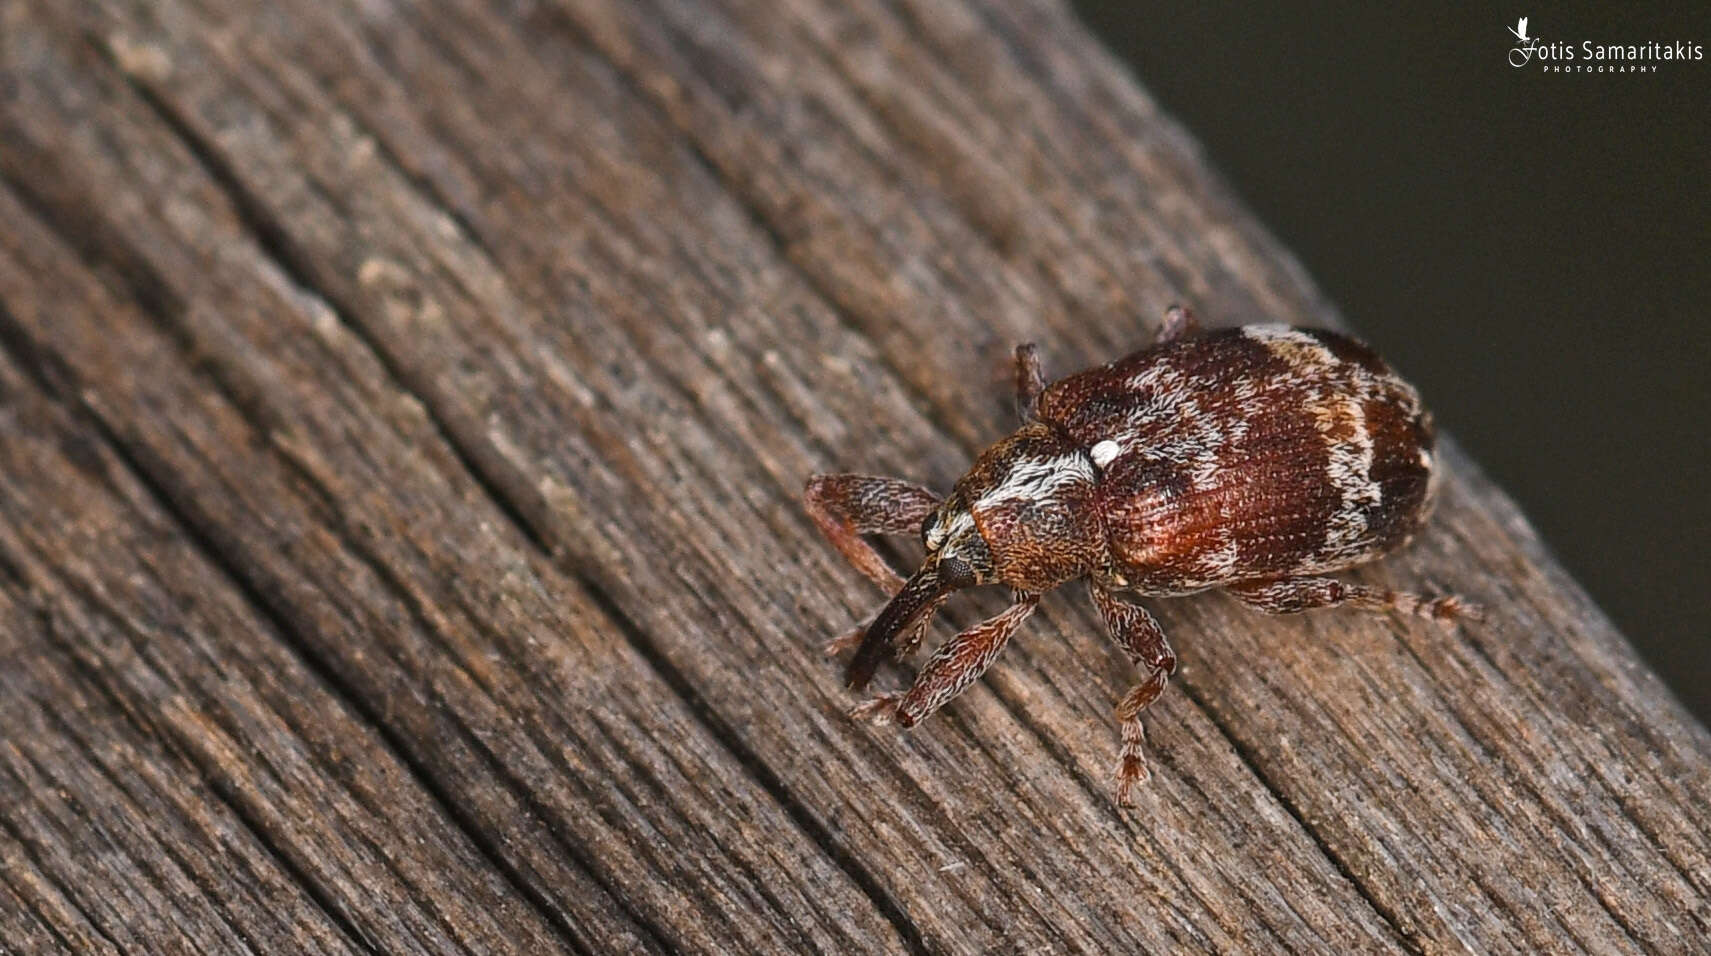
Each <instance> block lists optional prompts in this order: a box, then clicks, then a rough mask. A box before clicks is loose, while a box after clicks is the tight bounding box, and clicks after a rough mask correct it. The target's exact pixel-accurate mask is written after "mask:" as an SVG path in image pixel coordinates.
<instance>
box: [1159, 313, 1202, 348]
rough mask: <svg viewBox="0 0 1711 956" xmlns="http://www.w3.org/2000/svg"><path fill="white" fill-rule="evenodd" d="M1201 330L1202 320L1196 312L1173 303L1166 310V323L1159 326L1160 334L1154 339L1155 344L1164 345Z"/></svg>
mask: <svg viewBox="0 0 1711 956" xmlns="http://www.w3.org/2000/svg"><path fill="white" fill-rule="evenodd" d="M1199 331H1200V322H1199V320H1198V319H1196V318H1195V317H1194V313H1193V312H1192V311H1191V310H1189V309H1187V308H1185V307H1183V306H1180V305H1175V304H1172V305H1171V307H1170V308H1168V309H1166V310H1164V324H1162V325H1160V326H1159V329H1158V336H1157V337H1155V338H1154V339H1153V344H1154V345H1163V344H1165V343H1166V342H1174V341H1176V340H1177V339H1181V338H1187V337H1188V336H1191V335H1195V334H1196V333H1198V332H1199Z"/></svg>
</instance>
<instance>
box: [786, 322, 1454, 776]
mask: <svg viewBox="0 0 1711 956" xmlns="http://www.w3.org/2000/svg"><path fill="white" fill-rule="evenodd" d="M1016 400H1017V403H1018V406H1019V409H1020V412H1021V417H1022V426H1021V428H1019V429H1017V430H1016V431H1015V432H1014V433H1012V434H1011V435H1009V436H1008V437H1006V438H1003V439H1001V440H1000V441H998V442H997V443H996V444H994V445H992V446H991V447H989V448H987V449H986V450H985V451H983V452H981V453H980V456H979V458H978V459H976V461H975V463H974V466H973V467H972V468H971V469H969V472H968V474H966V475H964V476H963V477H962V479H961V480H959V481H958V482H957V483H956V486H955V487H954V488H953V489H952V490H951V493H950V494H949V495H948V496H946V497H944V498H942V499H941V498H940V497H939V496H937V495H935V494H933V493H932V492H930V491H928V490H927V489H925V488H922V487H920V486H918V485H914V484H910V483H909V482H906V481H902V480H899V479H896V478H878V477H872V476H868V475H816V476H814V477H813V478H811V479H809V481H808V487H807V492H806V499H807V508H808V512H809V514H810V515H812V516H813V518H814V522H815V524H816V525H818V526H819V528H820V530H821V531H822V532H823V533H824V534H825V535H826V537H827V538H828V539H829V540H830V541H831V543H832V544H833V545H835V546H836V547H837V549H838V550H839V551H840V552H842V553H843V555H844V556H845V557H846V558H848V559H849V561H850V562H851V563H852V564H854V565H855V566H856V568H858V569H859V570H861V571H862V572H863V573H864V574H866V575H867V576H868V577H870V578H872V579H873V580H874V581H876V582H878V583H879V584H880V585H881V586H882V587H885V588H886V589H887V590H889V591H890V592H891V593H892V598H891V600H890V602H889V603H887V604H886V605H885V607H884V608H883V609H882V610H881V611H880V612H879V614H878V616H876V617H875V618H874V619H873V621H872V622H871V623H869V624H868V625H867V626H866V627H865V628H863V629H861V630H858V631H856V632H855V633H853V634H850V635H848V636H846V637H844V638H840V639H838V640H836V641H833V642H832V643H831V645H829V647H828V649H829V650H831V651H833V652H837V651H841V650H844V649H847V648H849V647H851V646H854V647H856V653H855V657H854V658H853V659H851V661H850V663H849V668H848V671H847V672H846V680H847V682H848V684H849V686H850V687H851V688H854V689H858V690H859V689H861V688H862V687H864V686H866V684H867V683H868V681H869V680H870V679H871V678H872V677H873V674H874V671H875V670H876V669H877V668H878V666H879V664H880V662H881V661H882V660H883V659H884V658H886V657H887V656H895V657H897V658H898V659H902V658H903V657H905V656H907V655H908V654H910V653H911V652H912V651H913V650H914V649H915V648H916V647H917V646H918V645H919V644H920V642H921V638H922V636H923V634H924V633H925V631H926V627H927V624H928V622H929V621H930V619H931V618H932V616H933V613H934V612H935V611H936V610H937V609H938V608H939V606H940V605H941V604H943V603H944V601H945V599H946V598H947V597H948V596H949V595H950V594H951V593H952V592H954V591H957V590H960V589H963V588H968V587H973V586H975V585H981V584H1002V585H1005V586H1007V587H1008V588H1009V589H1010V591H1011V593H1012V595H1013V601H1012V604H1011V606H1010V607H1009V608H1007V609H1006V610H1004V611H1003V612H1002V613H1000V614H998V615H996V616H995V617H992V618H990V619H988V620H986V621H983V622H982V623H980V624H977V625H975V626H973V627H971V628H969V629H968V630H965V631H963V632H962V633H960V634H958V635H956V636H955V637H953V638H951V639H950V640H949V641H946V642H945V644H944V645H943V646H941V647H940V648H939V649H938V651H937V652H936V653H934V655H933V657H932V659H931V660H929V661H928V662H927V664H926V666H925V667H923V668H922V669H921V671H920V673H919V674H918V675H917V676H916V678H915V682H914V684H913V686H911V687H910V688H909V690H908V691H906V692H905V693H902V694H886V695H883V696H880V697H876V698H874V699H872V700H870V701H868V702H867V703H865V704H862V705H861V706H859V707H857V708H856V709H855V710H854V711H853V712H852V713H853V714H854V715H855V716H857V717H862V718H867V719H872V720H875V721H878V722H886V721H891V720H895V721H896V722H897V723H899V724H901V725H902V726H904V727H909V726H913V725H914V724H915V723H916V722H918V721H920V720H923V719H925V718H926V717H927V716H929V715H930V714H932V713H933V712H934V711H936V710H938V709H939V708H940V707H943V706H944V705H945V703H946V702H948V701H950V700H951V698H953V697H955V696H956V695H957V694H958V693H960V692H962V690H963V689H964V688H966V687H968V685H969V684H970V683H972V682H973V681H974V680H975V679H976V678H978V677H979V676H980V675H981V674H982V673H983V672H984V671H985V670H986V668H987V667H989V666H990V665H991V664H992V662H993V660H994V659H995V658H996V657H997V656H998V653H999V651H1001V650H1002V649H1003V647H1004V644H1005V642H1006V641H1007V640H1009V638H1010V635H1011V634H1013V633H1014V632H1015V631H1016V628H1017V627H1018V626H1020V625H1021V623H1022V621H1023V620H1025V619H1026V618H1027V617H1028V615H1029V613H1031V612H1032V611H1033V609H1034V607H1035V605H1036V604H1038V603H1039V600H1040V595H1041V594H1043V593H1044V592H1046V591H1048V590H1050V589H1052V588H1055V587H1057V586H1058V585H1061V584H1065V583H1068V582H1070V581H1073V580H1075V579H1077V578H1086V579H1087V581H1088V587H1089V590H1090V591H1091V592H1092V596H1093V603H1094V604H1095V605H1096V606H1097V607H1098V608H1099V613H1100V615H1101V616H1102V617H1103V618H1104V621H1105V626H1106V628H1107V629H1108V630H1109V631H1110V633H1111V636H1112V638H1113V639H1115V640H1116V642H1117V643H1118V645H1120V646H1121V647H1122V648H1123V650H1124V651H1125V652H1126V653H1127V654H1128V656H1129V658H1130V660H1131V661H1133V662H1134V665H1135V666H1136V667H1137V668H1138V669H1139V670H1140V671H1141V672H1142V673H1144V674H1145V675H1147V676H1146V679H1145V680H1143V681H1142V682H1141V683H1140V684H1139V685H1138V686H1136V687H1135V688H1134V689H1133V690H1132V691H1130V692H1129V694H1128V695H1127V696H1126V697H1124V698H1123V700H1122V702H1121V703H1119V704H1118V705H1117V711H1116V713H1117V719H1118V721H1119V723H1120V725H1121V730H1122V750H1121V757H1120V760H1119V762H1118V766H1117V800H1118V803H1120V804H1122V805H1124V806H1128V805H1130V804H1131V800H1132V796H1133V790H1134V788H1135V785H1136V784H1137V783H1139V782H1140V781H1142V780H1143V779H1145V777H1146V774H1147V770H1146V765H1145V761H1144V760H1143V758H1142V747H1141V745H1142V732H1141V722H1140V713H1141V711H1142V710H1144V709H1145V708H1146V706H1147V705H1148V704H1150V703H1152V702H1153V700H1154V699H1155V698H1157V697H1158V695H1159V694H1160V692H1162V691H1163V690H1164V687H1165V682H1166V681H1167V680H1169V678H1170V675H1171V673H1172V672H1174V671H1175V670H1176V654H1175V653H1174V652H1172V651H1171V649H1170V644H1169V643H1168V642H1166V640H1165V636H1164V632H1163V631H1162V630H1161V629H1160V628H1159V624H1158V622H1157V621H1156V620H1155V619H1154V618H1153V616H1152V614H1150V613H1148V611H1147V610H1146V609H1145V608H1144V607H1142V606H1141V605H1139V604H1136V603H1133V602H1131V601H1126V600H1123V599H1122V598H1120V597H1118V595H1117V592H1119V591H1130V592H1133V593H1134V594H1136V595H1139V596H1142V597H1169V596H1176V595H1184V594H1192V593H1194V592H1196V591H1203V590H1207V589H1209V588H1223V589H1225V590H1226V591H1228V592H1229V593H1230V594H1232V595H1234V596H1235V597H1236V598H1237V599H1239V600H1241V601H1243V602H1244V603H1246V604H1248V605H1251V606H1252V607H1255V608H1258V609H1259V610H1261V611H1265V612H1268V613H1272V614H1287V613H1291V612H1295V611H1305V610H1308V609H1310V608H1320V607H1333V606H1336V605H1340V604H1347V605H1353V606H1355V607H1361V608H1368V609H1372V610H1378V611H1400V612H1402V613H1405V614H1415V615H1419V616H1421V617H1425V618H1430V619H1432V620H1436V621H1438V622H1440V623H1445V624H1451V623H1453V622H1454V621H1455V619H1456V618H1458V617H1459V616H1462V615H1464V614H1468V613H1470V612H1471V608H1470V607H1469V606H1468V605H1467V604H1465V603H1464V602H1462V601H1461V600H1460V599H1459V598H1455V597H1444V598H1438V599H1436V600H1428V599H1426V598H1423V597H1420V596H1418V595H1415V594H1410V593H1405V592H1398V591H1388V590H1383V589H1380V588H1373V587H1367V586H1364V585H1359V584H1347V583H1343V582H1341V581H1338V580H1335V579H1333V578H1329V577H1325V576H1324V575H1326V574H1328V573H1330V572H1334V571H1341V570H1345V569H1347V568H1351V567H1354V566H1355V565H1358V564H1361V563H1364V562H1367V561H1371V560H1373V559H1374V558H1377V557H1378V556H1380V555H1382V554H1384V553H1385V552H1387V551H1390V550H1392V549H1394V548H1396V547H1398V546H1400V545H1401V544H1403V543H1404V542H1406V541H1407V540H1408V539H1409V538H1410V537H1411V536H1412V535H1413V534H1414V532H1415V531H1416V530H1418V529H1419V528H1420V526H1421V524H1423V523H1424V521H1425V519H1426V515H1427V513H1428V511H1429V510H1430V507H1431V504H1432V498H1433V491H1434V489H1435V486H1436V483H1435V480H1434V479H1435V477H1436V468H1435V466H1436V459H1435V457H1434V454H1433V432H1432V419H1431V416H1430V414H1429V413H1427V412H1426V411H1425V410H1424V409H1423V408H1422V407H1421V405H1420V398H1419V395H1418V394H1417V393H1416V392H1415V390H1414V388H1413V387H1412V386H1410V385H1409V384H1408V383H1407V382H1405V381H1403V380H1402V379H1400V378H1398V377H1397V376H1396V374H1395V373H1393V372H1392V371H1391V370H1390V368H1389V367H1388V366H1386V365H1385V363H1384V362H1383V361H1382V360H1381V359H1380V358H1379V357H1378V356H1377V355H1376V354H1374V353H1373V352H1372V351H1371V350H1370V349H1368V348H1367V347H1366V346H1364V345H1362V344H1360V343H1358V342H1356V341H1354V340H1352V339H1350V338H1348V337H1347V336H1344V335H1341V334H1339V333H1336V332H1329V331H1324V330H1321V329H1301V328H1290V327H1287V326H1280V325H1254V326H1245V327H1241V328H1228V329H1220V330H1217V331H1213V332H1208V333H1206V334H1199V333H1198V332H1197V331H1196V330H1195V328H1194V321H1193V318H1192V316H1190V315H1189V313H1188V312H1187V311H1185V310H1183V309H1181V308H1178V307H1174V306H1173V307H1172V308H1171V309H1170V311H1169V312H1168V313H1167V314H1166V316H1165V322H1164V326H1163V328H1162V330H1161V331H1160V332H1159V335H1158V338H1157V341H1156V342H1155V343H1154V345H1153V346H1152V347H1151V348H1148V349H1144V350H1142V351H1140V352H1136V353H1135V354H1133V355H1130V356H1128V357H1127V358H1123V359H1119V360H1117V361H1115V362H1111V363H1109V364H1107V365H1103V366H1100V367H1098V368H1093V369H1089V370H1087V371H1084V372H1081V373H1079V374H1076V375H1072V376H1070V377H1069V378H1065V379H1062V380H1059V381H1057V382H1054V383H1052V384H1051V385H1049V386H1048V385H1046V384H1045V382H1044V380H1043V378H1042V377H1041V374H1040V365H1039V360H1038V358H1037V356H1036V353H1035V351H1034V348H1033V346H1031V345H1023V346H1020V347H1019V348H1017V349H1016ZM910 533H919V534H920V535H921V538H922V540H923V542H924V543H925V545H926V549H927V554H926V559H925V560H924V561H923V562H922V564H921V568H920V570H918V571H916V572H915V574H914V575H913V576H912V577H910V578H909V579H908V580H904V579H903V578H902V577H901V576H900V575H898V574H897V573H896V572H895V571H893V570H892V569H891V568H890V567H889V566H888V565H887V564H886V563H885V561H884V560H883V559H882V558H881V557H880V556H879V554H878V553H877V552H876V551H874V549H873V548H872V547H871V546H870V545H869V544H868V543H867V542H866V541H864V540H863V539H862V538H861V537H860V536H861V535H863V534H910Z"/></svg>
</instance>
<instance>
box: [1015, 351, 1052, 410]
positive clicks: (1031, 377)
mask: <svg viewBox="0 0 1711 956" xmlns="http://www.w3.org/2000/svg"><path fill="white" fill-rule="evenodd" d="M1045 389H1046V376H1045V373H1043V372H1041V371H1040V350H1039V349H1037V348H1035V347H1034V343H1032V342H1024V343H1022V344H1021V345H1018V346H1016V417H1017V418H1020V419H1021V420H1022V423H1023V424H1027V423H1028V422H1031V421H1033V420H1034V401H1035V400H1036V399H1038V398H1039V397H1040V393H1041V392H1043V391H1045Z"/></svg>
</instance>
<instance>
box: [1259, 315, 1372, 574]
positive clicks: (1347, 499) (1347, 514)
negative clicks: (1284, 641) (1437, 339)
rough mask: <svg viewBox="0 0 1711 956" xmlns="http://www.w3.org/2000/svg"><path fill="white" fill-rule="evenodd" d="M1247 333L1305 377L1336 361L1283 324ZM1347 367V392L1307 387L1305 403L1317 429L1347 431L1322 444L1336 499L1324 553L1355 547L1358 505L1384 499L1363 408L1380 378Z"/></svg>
mask: <svg viewBox="0 0 1711 956" xmlns="http://www.w3.org/2000/svg"><path fill="white" fill-rule="evenodd" d="M1246 334H1247V336H1248V337H1249V338H1251V339H1253V340H1254V341H1257V342H1262V343H1264V344H1265V346H1266V348H1268V349H1270V350H1271V351H1272V353H1273V354H1274V355H1276V356H1277V357H1278V358H1281V359H1283V361H1284V362H1286V363H1287V364H1288V365H1289V366H1290V368H1292V369H1294V370H1295V371H1296V372H1297V374H1298V375H1300V376H1301V377H1302V378H1310V377H1312V376H1313V374H1314V373H1315V372H1319V371H1322V370H1324V369H1328V368H1332V367H1334V366H1336V365H1338V364H1339V362H1340V360H1339V359H1338V358H1337V357H1336V356H1335V355H1333V354H1332V353H1331V350H1330V349H1328V348H1326V347H1325V345H1324V344H1323V343H1321V342H1320V341H1319V340H1318V339H1316V338H1314V337H1313V336H1311V335H1307V334H1306V333H1304V332H1299V331H1296V330H1294V329H1290V328H1288V327H1287V326H1256V327H1253V328H1249V329H1247V330H1246ZM1348 371H1351V372H1353V373H1354V375H1353V378H1354V381H1355V388H1354V390H1353V392H1352V393H1346V394H1338V395H1334V396H1326V395H1325V394H1324V393H1323V392H1322V391H1321V390H1319V389H1312V390H1310V391H1309V392H1308V393H1307V396H1306V403H1305V404H1306V407H1307V409H1308V410H1309V411H1310V412H1311V414H1312V415H1313V418H1314V421H1315V424H1317V425H1318V427H1319V431H1320V432H1321V433H1323V434H1327V435H1328V434H1329V433H1330V432H1332V431H1339V432H1348V433H1349V435H1350V436H1351V437H1350V438H1348V439H1345V440H1339V441H1329V440H1327V443H1326V444H1327V447H1328V449H1329V460H1328V464H1327V466H1326V478H1327V479H1328V480H1329V481H1330V483H1331V487H1333V488H1335V489H1336V490H1337V494H1338V497H1339V499H1340V503H1339V505H1338V507H1337V512H1336V514H1334V515H1332V516H1331V520H1330V522H1329V526H1328V527H1327V528H1326V532H1325V544H1324V550H1325V551H1326V552H1327V554H1328V555H1336V554H1341V553H1344V552H1348V551H1351V550H1357V551H1358V550H1360V549H1361V548H1362V547H1363V546H1364V545H1363V543H1362V539H1363V537H1364V536H1365V534H1366V531H1367V520H1366V514H1365V512H1364V511H1363V509H1364V508H1372V507H1377V506H1378V505H1379V504H1381V503H1382V502H1383V499H1384V492H1383V489H1381V488H1380V487H1379V486H1378V483H1377V482H1375V481H1373V480H1372V465H1373V445H1372V433H1371V431H1370V430H1369V429H1368V428H1367V421H1366V407H1365V406H1366V403H1367V401H1369V400H1370V399H1372V398H1373V397H1375V394H1376V391H1377V386H1378V385H1379V383H1378V382H1376V381H1375V380H1374V378H1373V376H1371V375H1370V374H1368V373H1367V372H1366V371H1365V370H1362V369H1353V368H1351V369H1349V370H1348Z"/></svg>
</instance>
